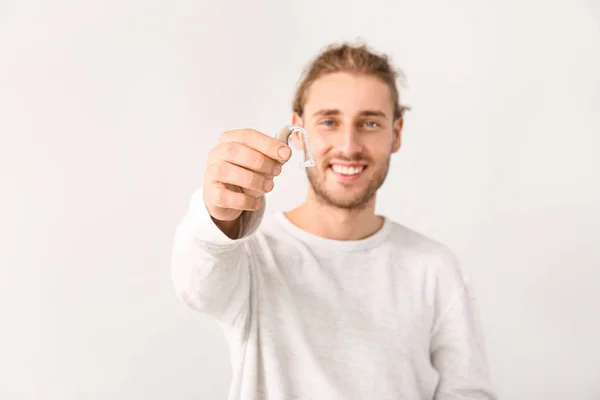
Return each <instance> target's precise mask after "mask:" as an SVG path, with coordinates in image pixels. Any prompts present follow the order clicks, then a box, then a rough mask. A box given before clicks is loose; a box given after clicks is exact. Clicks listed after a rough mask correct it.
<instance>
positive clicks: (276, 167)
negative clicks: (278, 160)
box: [273, 164, 281, 176]
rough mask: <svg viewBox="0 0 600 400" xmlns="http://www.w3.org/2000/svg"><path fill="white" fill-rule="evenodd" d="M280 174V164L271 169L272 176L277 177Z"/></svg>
mask: <svg viewBox="0 0 600 400" xmlns="http://www.w3.org/2000/svg"><path fill="white" fill-rule="evenodd" d="M280 173H281V164H276V165H275V166H274V167H273V176H277V175H279V174H280Z"/></svg>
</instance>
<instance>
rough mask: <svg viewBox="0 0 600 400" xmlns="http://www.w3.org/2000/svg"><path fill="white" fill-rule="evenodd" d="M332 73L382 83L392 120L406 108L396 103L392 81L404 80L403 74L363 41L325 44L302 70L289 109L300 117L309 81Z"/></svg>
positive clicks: (396, 87) (394, 87)
mask: <svg viewBox="0 0 600 400" xmlns="http://www.w3.org/2000/svg"><path fill="white" fill-rule="evenodd" d="M334 72H351V73H358V74H365V75H370V76H375V77H377V78H379V79H381V80H382V81H383V82H385V83H386V84H387V85H388V87H389V88H390V91H391V94H392V102H393V103H394V119H397V118H399V117H401V116H402V115H403V114H404V111H406V110H408V109H409V107H406V106H404V105H402V104H401V103H400V94H399V91H398V86H397V85H396V81H397V80H399V78H402V79H404V76H403V74H402V72H401V71H399V70H395V69H394V68H393V67H392V65H391V62H390V59H389V56H387V55H385V54H378V53H376V52H375V51H374V50H372V49H369V47H368V46H367V45H366V44H360V43H359V44H350V43H342V44H332V45H329V46H327V47H326V48H325V49H323V50H322V51H321V53H320V54H318V55H317V57H316V58H314V59H313V60H312V62H311V63H310V64H309V66H308V67H307V68H306V69H305V70H304V72H303V75H302V77H301V79H300V81H299V83H298V86H297V88H296V92H295V94H294V100H293V103H292V108H293V111H294V112H296V113H298V115H299V116H302V115H303V112H304V104H305V103H306V96H307V92H308V89H309V88H310V86H311V85H312V83H313V82H314V81H316V80H317V79H319V78H321V77H322V76H324V75H327V74H330V73H334Z"/></svg>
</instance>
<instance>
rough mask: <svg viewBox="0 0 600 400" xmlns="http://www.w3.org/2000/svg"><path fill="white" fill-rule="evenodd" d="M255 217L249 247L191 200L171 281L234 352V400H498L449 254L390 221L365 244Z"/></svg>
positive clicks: (247, 221) (197, 197) (246, 239)
mask: <svg viewBox="0 0 600 400" xmlns="http://www.w3.org/2000/svg"><path fill="white" fill-rule="evenodd" d="M264 204H265V202H264V201H263V207H262V208H261V209H260V210H259V211H255V212H245V213H244V214H243V218H242V221H243V224H242V229H241V232H240V236H238V237H240V238H239V239H236V240H232V239H230V238H228V237H227V236H226V235H225V234H224V233H223V232H221V230H219V228H218V227H217V226H216V225H215V224H214V222H213V221H212V219H211V217H210V215H209V214H208V211H207V210H206V207H205V205H204V203H203V200H202V190H201V189H200V190H198V191H197V192H196V193H195V194H194V195H193V196H192V199H191V204H190V208H189V211H188V213H187V215H186V216H185V217H184V219H183V220H182V222H181V224H180V225H179V227H178V228H177V231H176V234H175V239H174V245H173V260H172V276H173V282H174V287H175V289H176V293H177V295H178V297H179V298H180V299H181V300H182V301H183V303H185V304H186V305H187V306H189V307H191V308H193V309H195V310H198V311H199V312H202V313H206V314H208V315H210V316H212V317H214V318H215V319H216V320H217V321H218V322H219V323H220V325H221V327H222V328H223V331H224V333H225V336H226V339H227V342H228V344H229V348H230V356H231V363H232V367H233V380H232V382H231V387H230V395H229V399H230V400H234V399H242V400H247V399H248V400H249V399H252V400H254V399H261V400H262V399H269V400H272V399H307V400H336V399H344V400H353V399H361V400H363V399H374V400H375V399H377V400H385V399H390V400H392V399H393V400H398V399H407V400H418V399H427V400H430V399H435V400H450V399H452V400H455V399H465V400H466V399H486V400H488V399H496V397H495V395H494V394H493V389H492V386H491V383H490V377H489V371H488V365H487V360H486V355H485V348H484V340H483V335H482V329H481V325H480V321H479V316H478V311H477V308H476V304H475V300H474V297H473V295H472V292H471V290H470V288H469V286H468V285H467V282H466V280H465V279H464V277H463V276H462V274H461V270H460V267H459V265H458V263H457V260H456V257H455V256H454V255H453V253H452V252H451V251H450V250H449V249H448V248H447V247H446V246H444V245H442V244H440V243H438V242H436V241H434V240H432V239H430V238H427V237H425V236H424V235H422V234H419V233H417V232H415V231H413V230H411V229H409V228H407V227H404V226H402V225H400V224H398V223H396V222H393V221H392V220H390V219H386V220H385V222H384V225H383V227H382V229H380V230H379V231H378V232H377V233H375V234H374V235H372V236H370V237H368V238H366V239H363V240H357V241H338V240H331V239H325V238H322V237H319V236H315V235H312V234H310V233H307V232H305V231H303V230H301V229H300V228H298V227H297V226H295V225H293V224H292V223H291V222H290V221H289V220H288V219H287V218H286V216H285V215H284V214H283V213H282V212H279V213H274V214H272V215H271V217H269V218H267V217H266V216H265V206H264Z"/></svg>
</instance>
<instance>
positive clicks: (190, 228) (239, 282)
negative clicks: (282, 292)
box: [171, 188, 265, 324]
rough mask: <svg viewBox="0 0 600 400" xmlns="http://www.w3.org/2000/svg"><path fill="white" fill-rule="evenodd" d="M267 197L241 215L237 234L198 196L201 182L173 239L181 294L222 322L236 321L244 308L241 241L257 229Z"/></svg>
mask: <svg viewBox="0 0 600 400" xmlns="http://www.w3.org/2000/svg"><path fill="white" fill-rule="evenodd" d="M264 211H265V201H264V198H263V201H262V206H261V208H260V209H259V210H257V211H253V212H244V213H243V214H242V216H241V218H242V219H241V228H240V232H239V235H238V239H231V238H229V237H228V236H227V235H225V234H224V233H223V232H222V231H221V230H220V229H219V228H218V227H217V225H216V224H215V223H214V221H213V220H212V218H211V216H210V214H209V213H208V210H207V209H206V206H205V204H204V201H203V198H202V188H200V189H198V190H197V191H196V192H195V193H194V194H193V195H192V198H191V201H190V205H189V209H188V211H187V213H186V215H185V216H184V217H183V219H182V221H181V222H180V223H179V225H178V226H177V229H176V231H175V236H174V240H173V249H172V259H171V276H172V279H173V285H174V288H175V292H176V294H177V296H178V297H179V299H180V300H181V301H182V302H183V303H184V304H185V305H187V306H189V307H190V308H192V309H194V310H197V311H199V312H203V313H206V314H208V315H211V316H212V317H214V318H215V319H217V320H218V321H219V322H221V323H224V324H236V323H237V322H239V320H240V319H243V318H244V316H245V315H244V314H245V312H244V310H245V309H247V308H248V302H249V295H250V293H249V290H250V272H249V269H248V258H249V257H248V254H247V250H246V249H247V246H245V242H246V241H248V240H249V239H250V238H251V237H252V236H253V235H254V234H255V232H256V231H257V229H258V227H259V225H260V223H261V221H262V218H263V215H264Z"/></svg>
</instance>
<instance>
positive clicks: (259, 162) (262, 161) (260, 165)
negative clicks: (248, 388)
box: [254, 155, 268, 171]
mask: <svg viewBox="0 0 600 400" xmlns="http://www.w3.org/2000/svg"><path fill="white" fill-rule="evenodd" d="M267 164H268V162H267V158H266V157H265V156H263V155H259V156H257V157H256V160H255V161H254V166H255V168H256V169H257V170H258V171H262V170H264V169H265V168H266V167H267V166H268V165H267Z"/></svg>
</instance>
